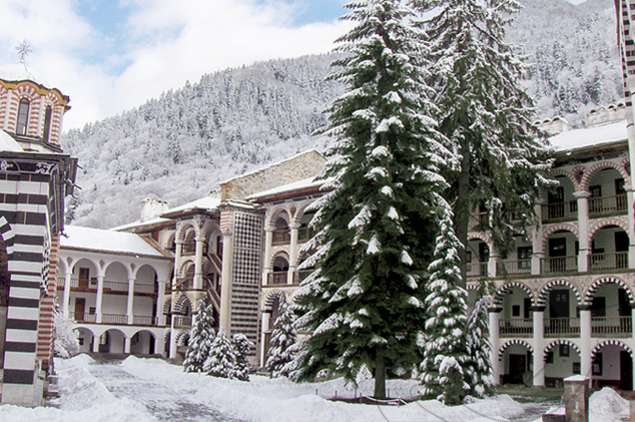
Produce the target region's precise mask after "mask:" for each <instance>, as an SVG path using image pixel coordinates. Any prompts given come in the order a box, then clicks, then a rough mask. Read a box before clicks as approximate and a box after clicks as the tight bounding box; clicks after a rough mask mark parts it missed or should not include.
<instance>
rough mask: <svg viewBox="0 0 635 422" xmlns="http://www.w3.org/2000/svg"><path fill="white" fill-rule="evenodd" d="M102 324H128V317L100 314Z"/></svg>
mask: <svg viewBox="0 0 635 422" xmlns="http://www.w3.org/2000/svg"><path fill="white" fill-rule="evenodd" d="M101 322H102V323H103V324H128V315H121V314H101Z"/></svg>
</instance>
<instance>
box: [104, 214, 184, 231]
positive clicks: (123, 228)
mask: <svg viewBox="0 0 635 422" xmlns="http://www.w3.org/2000/svg"><path fill="white" fill-rule="evenodd" d="M169 221H172V220H170V219H169V218H163V217H156V218H152V219H150V220H145V221H142V220H136V221H133V222H132V223H126V224H122V225H121V226H117V227H113V228H112V229H110V230H117V231H126V230H128V229H133V228H135V227H144V226H153V225H155V224H161V223H167V222H169Z"/></svg>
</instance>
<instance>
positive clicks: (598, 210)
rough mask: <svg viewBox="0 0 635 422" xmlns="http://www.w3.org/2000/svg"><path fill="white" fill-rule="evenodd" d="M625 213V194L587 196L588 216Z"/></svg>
mask: <svg viewBox="0 0 635 422" xmlns="http://www.w3.org/2000/svg"><path fill="white" fill-rule="evenodd" d="M625 213H626V194H625V193H622V194H619V195H615V196H600V197H597V198H589V217H603V216H608V215H617V214H625Z"/></svg>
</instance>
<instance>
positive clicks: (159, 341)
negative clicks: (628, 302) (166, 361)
mask: <svg viewBox="0 0 635 422" xmlns="http://www.w3.org/2000/svg"><path fill="white" fill-rule="evenodd" d="M164 340H165V336H164V335H156V334H155V335H154V354H155V355H161V356H165V350H164V349H163V347H161V346H162V345H163V342H164Z"/></svg>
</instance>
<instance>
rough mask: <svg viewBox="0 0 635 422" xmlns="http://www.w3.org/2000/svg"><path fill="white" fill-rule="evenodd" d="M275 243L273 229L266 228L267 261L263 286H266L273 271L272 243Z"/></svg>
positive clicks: (265, 260) (264, 268) (264, 267)
mask: <svg viewBox="0 0 635 422" xmlns="http://www.w3.org/2000/svg"><path fill="white" fill-rule="evenodd" d="M272 241H273V227H265V259H264V263H263V271H262V285H263V286H266V285H267V281H268V277H269V273H271V271H273V268H272V267H271V258H272V256H271V243H272Z"/></svg>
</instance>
